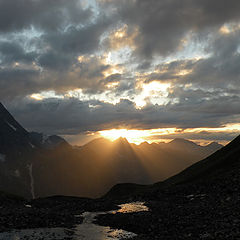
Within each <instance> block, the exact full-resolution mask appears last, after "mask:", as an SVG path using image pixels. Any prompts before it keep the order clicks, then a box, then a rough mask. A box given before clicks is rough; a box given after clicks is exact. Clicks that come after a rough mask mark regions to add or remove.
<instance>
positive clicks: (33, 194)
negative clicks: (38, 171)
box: [27, 163, 35, 199]
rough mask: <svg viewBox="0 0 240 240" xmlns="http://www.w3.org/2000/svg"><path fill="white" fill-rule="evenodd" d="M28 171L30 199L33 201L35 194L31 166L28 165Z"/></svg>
mask: <svg viewBox="0 0 240 240" xmlns="http://www.w3.org/2000/svg"><path fill="white" fill-rule="evenodd" d="M27 166H28V170H29V176H30V190H31V194H32V198H33V199H35V192H34V178H33V164H32V163H31V164H29V165H27Z"/></svg>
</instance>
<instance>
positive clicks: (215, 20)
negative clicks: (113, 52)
mask: <svg viewBox="0 0 240 240" xmlns="http://www.w3.org/2000/svg"><path fill="white" fill-rule="evenodd" d="M100 2H104V3H105V4H107V5H109V4H110V3H112V5H113V6H115V11H117V12H118V14H119V16H120V18H121V19H122V21H123V22H124V23H127V24H129V25H135V26H136V28H138V31H139V34H138V35H137V36H136V38H135V44H136V47H137V48H136V53H137V54H139V55H140V56H142V57H144V58H146V57H147V58H151V57H152V56H153V55H158V54H160V55H163V56H166V55H168V54H170V53H172V52H174V51H177V50H178V49H179V48H180V47H181V46H182V44H183V40H184V38H185V37H186V34H187V33H190V32H191V33H202V34H203V35H205V34H207V33H208V32H212V31H213V30H214V29H215V28H219V27H220V26H221V25H222V24H224V23H227V22H232V21H236V20H239V18H240V15H239V9H240V2H239V1H237V0H211V1H209V0H201V1H199V0H182V1H178V0H161V1H157V0H148V1H145V0H131V1H129V0H125V1H116V0H113V1H100ZM203 35H199V36H202V37H205V36H203Z"/></svg>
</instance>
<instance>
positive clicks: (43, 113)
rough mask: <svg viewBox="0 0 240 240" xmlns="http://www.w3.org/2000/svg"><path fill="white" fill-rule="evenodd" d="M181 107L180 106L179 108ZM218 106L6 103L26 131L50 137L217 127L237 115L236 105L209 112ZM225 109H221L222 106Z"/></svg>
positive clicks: (74, 101) (59, 101) (68, 101)
mask: <svg viewBox="0 0 240 240" xmlns="http://www.w3.org/2000/svg"><path fill="white" fill-rule="evenodd" d="M218 100H219V101H225V102H226V106H227V105H229V104H231V105H232V103H234V101H238V102H239V98H238V99H234V100H233V99H232V98H229V99H227V98H225V99H218ZM179 105H180V106H179ZM216 106H219V107H220V104H219V103H218V102H217V100H216V101H214V103H212V105H209V103H208V102H207V101H206V102H205V103H203V104H202V106H201V108H199V109H198V110H195V111H193V109H194V107H195V108H196V105H195V104H188V105H186V104H182V106H181V104H172V105H168V106H165V107H162V106H157V105H156V106H153V105H147V106H146V107H144V108H143V109H136V108H135V105H134V103H133V102H131V101H129V100H122V101H121V102H119V103H118V104H116V105H113V104H109V103H103V102H100V101H84V102H83V101H79V100H77V99H74V98H71V99H48V100H44V101H34V100H29V99H25V100H19V101H16V102H12V103H8V105H7V107H8V108H9V109H10V111H11V112H12V113H13V115H14V116H15V117H16V118H17V119H18V120H19V121H20V122H21V123H22V124H23V125H24V126H25V127H26V128H28V129H30V130H35V131H36V130H37V131H42V132H46V133H50V134H53V133H55V134H62V135H71V134H73V135H75V134H79V133H82V132H85V131H99V130H103V129H112V128H118V127H120V128H137V129H152V128H161V127H164V128H165V127H177V128H183V129H186V128H191V127H219V126H222V125H223V124H225V123H227V122H228V120H229V116H230V117H232V122H234V117H237V116H238V117H239V116H240V111H239V108H238V106H237V104H235V105H233V106H232V108H230V109H228V110H226V111H224V110H223V108H222V110H220V108H219V110H216V111H214V112H212V111H210V109H211V108H216ZM223 107H224V106H223Z"/></svg>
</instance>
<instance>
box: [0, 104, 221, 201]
mask: <svg viewBox="0 0 240 240" xmlns="http://www.w3.org/2000/svg"><path fill="white" fill-rule="evenodd" d="M220 147H221V145H217V144H212V145H209V146H206V147H202V146H199V145H197V144H195V143H193V142H191V141H188V140H184V139H175V140H173V141H172V142H170V143H162V144H156V143H153V144H148V143H142V144H140V145H135V144H130V143H129V142H128V141H127V139H125V138H119V139H117V140H116V141H114V142H111V141H109V140H106V139H103V138H99V139H95V140H93V141H91V142H89V143H88V144H86V145H84V146H82V147H81V148H76V147H73V146H71V145H70V144H69V143H67V141H65V140H64V139H63V138H61V137H59V136H56V135H53V136H46V135H44V134H42V133H37V132H30V133H29V132H28V131H26V130H25V129H24V128H23V127H22V126H21V125H20V124H19V123H18V122H17V121H16V120H15V119H14V118H13V116H12V115H11V114H10V113H9V112H8V111H7V110H6V108H5V107H4V106H3V105H2V104H1V105H0V165H1V168H0V180H1V182H0V190H3V191H7V192H10V193H15V194H18V195H20V196H24V197H27V198H35V197H46V196H51V195H68V196H69V195H72V196H81V197H94V198H96V197H100V196H102V195H103V194H104V193H106V192H107V191H108V190H109V189H110V188H111V187H112V186H114V185H115V184H119V183H126V182H129V183H138V184H152V183H154V182H158V181H163V180H165V179H167V178H168V177H170V176H173V175H175V174H176V173H178V172H180V171H182V170H183V169H185V168H186V167H188V166H190V165H192V164H193V163H195V162H197V161H199V160H201V159H203V158H205V157H206V156H208V155H210V154H211V153H213V152H214V151H215V150H216V149H219V148H220Z"/></svg>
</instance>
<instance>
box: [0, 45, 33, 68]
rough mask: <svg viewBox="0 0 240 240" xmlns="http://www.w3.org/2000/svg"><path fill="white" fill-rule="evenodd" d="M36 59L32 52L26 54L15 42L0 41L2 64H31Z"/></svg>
mask: <svg viewBox="0 0 240 240" xmlns="http://www.w3.org/2000/svg"><path fill="white" fill-rule="evenodd" d="M35 57H36V54H35V53H34V52H29V53H26V52H25V51H24V49H23V48H22V46H21V45H19V44H18V43H17V42H10V41H0V59H1V60H2V63H5V64H12V63H14V62H18V61H21V62H24V63H29V62H32V61H33V60H34V59H35Z"/></svg>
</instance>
